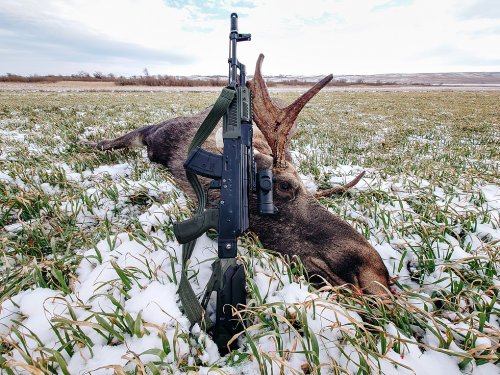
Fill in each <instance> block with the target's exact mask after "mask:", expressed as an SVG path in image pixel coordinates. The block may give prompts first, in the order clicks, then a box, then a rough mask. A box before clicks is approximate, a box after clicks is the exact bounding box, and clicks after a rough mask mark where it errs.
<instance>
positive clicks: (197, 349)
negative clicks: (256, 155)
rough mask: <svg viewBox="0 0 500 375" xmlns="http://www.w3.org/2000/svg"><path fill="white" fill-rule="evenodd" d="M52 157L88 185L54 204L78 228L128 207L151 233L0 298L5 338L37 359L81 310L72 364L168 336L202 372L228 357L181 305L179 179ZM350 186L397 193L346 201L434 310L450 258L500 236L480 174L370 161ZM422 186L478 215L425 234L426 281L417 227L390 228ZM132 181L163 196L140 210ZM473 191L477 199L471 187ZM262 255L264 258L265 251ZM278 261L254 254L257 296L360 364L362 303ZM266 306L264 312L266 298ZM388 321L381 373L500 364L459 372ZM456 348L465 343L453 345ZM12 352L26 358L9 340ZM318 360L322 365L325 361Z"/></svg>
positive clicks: (156, 344)
mask: <svg viewBox="0 0 500 375" xmlns="http://www.w3.org/2000/svg"><path fill="white" fill-rule="evenodd" d="M56 168H58V169H59V170H61V171H63V172H64V174H65V176H66V180H67V181H68V182H70V183H74V184H75V185H77V186H82V187H85V188H86V193H85V194H86V195H85V197H83V198H81V197H80V198H78V199H66V197H61V198H60V206H59V209H60V211H61V212H63V213H64V214H66V215H68V216H71V217H73V218H75V220H76V224H77V225H79V226H80V227H81V228H82V230H84V229H85V228H89V227H93V226H94V225H95V224H96V223H98V222H100V221H102V220H105V219H106V220H110V221H113V220H114V221H120V220H122V221H123V222H124V223H125V222H129V221H126V220H130V217H134V218H136V219H137V222H138V223H139V225H140V226H141V227H142V230H143V232H144V234H146V235H147V238H146V239H145V238H143V237H142V236H141V235H138V234H134V233H133V232H132V233H128V232H121V233H116V234H113V235H110V237H109V238H105V239H103V240H101V241H98V242H97V243H96V244H95V246H93V247H92V248H89V249H83V250H82V251H81V253H82V255H83V259H82V261H81V263H80V265H79V266H78V268H77V270H76V276H77V279H76V280H74V282H73V284H72V293H70V294H68V295H63V294H62V292H60V291H54V290H50V289H44V288H34V289H32V290H27V291H24V292H21V293H19V294H17V295H15V296H13V297H12V298H11V299H9V300H6V301H4V302H3V303H2V305H1V308H0V334H1V335H4V336H7V335H8V337H9V339H11V340H13V341H14V342H15V343H17V344H20V341H19V340H20V339H19V337H17V336H15V335H13V334H12V329H13V328H14V327H17V328H18V329H19V331H20V332H21V333H23V334H24V335H25V337H26V345H27V346H28V348H29V350H30V353H31V355H32V357H33V358H34V359H36V358H39V357H40V356H41V355H42V353H41V352H40V346H42V345H43V346H44V347H46V348H54V349H55V348H59V347H60V346H61V341H60V337H59V336H58V335H57V334H56V331H55V330H54V328H53V324H54V322H55V321H59V322H68V321H74V320H77V321H80V322H85V324H82V325H81V326H79V327H80V329H81V330H82V332H84V333H85V335H86V336H88V337H89V338H90V339H91V340H92V342H93V343H94V346H93V347H92V353H91V352H90V351H89V349H88V348H86V347H83V348H81V350H75V351H74V352H73V353H72V354H71V355H69V354H68V353H66V352H62V354H63V355H64V357H65V359H66V360H67V362H68V371H69V372H70V373H71V374H84V373H88V372H92V373H93V374H112V373H114V371H115V368H114V367H113V366H121V367H123V368H125V370H132V369H133V367H134V360H135V358H137V356H138V357H139V359H140V360H141V361H142V362H143V363H148V362H153V361H158V360H160V359H159V357H158V355H157V354H155V353H158V351H162V350H163V346H164V343H165V340H167V342H168V344H169V345H170V346H171V347H173V346H175V348H176V352H175V353H176V354H175V356H174V354H173V352H170V353H169V354H167V355H166V356H165V358H163V361H164V362H165V363H167V364H174V366H173V367H175V366H176V364H178V363H179V362H186V363H194V361H195V358H196V361H199V362H198V364H200V366H201V367H200V373H208V372H209V370H208V369H209V368H210V366H212V365H214V364H222V365H224V361H225V360H227V358H222V359H221V358H220V355H219V353H218V351H217V348H216V345H215V344H214V343H213V341H212V340H211V338H210V337H209V336H207V335H206V333H205V332H203V331H202V330H200V328H199V326H195V327H193V328H192V329H191V330H190V327H189V322H188V320H187V318H186V316H185V315H184V314H183V313H182V311H181V306H180V302H179V300H178V295H177V283H178V281H179V279H180V269H181V268H180V267H181V265H180V259H181V246H180V245H179V244H178V243H177V242H176V241H175V240H173V239H172V238H171V234H169V233H168V231H167V227H168V226H169V225H170V224H171V222H172V221H174V220H177V219H178V218H179V216H182V215H184V213H185V212H186V200H185V199H184V198H183V197H182V195H181V194H180V193H179V192H178V190H177V189H176V188H175V186H174V185H173V184H171V183H169V182H160V183H158V182H153V181H150V180H148V179H147V178H146V177H145V176H142V177H141V178H140V179H139V180H131V179H130V177H131V175H132V174H133V173H132V172H133V170H134V166H133V165H131V164H129V163H122V164H117V165H103V166H100V167H98V168H95V169H93V170H90V169H87V170H84V171H82V172H76V171H74V170H73V169H72V168H71V167H70V166H68V165H67V164H64V163H60V164H58V165H56V166H54V167H53V169H56ZM363 170H365V169H364V168H363V167H362V166H357V165H340V166H338V167H336V168H324V170H323V171H322V173H323V174H324V175H326V176H329V179H328V181H330V183H331V184H332V185H335V184H345V183H346V182H348V181H350V180H352V179H353V178H354V177H355V176H356V175H358V174H359V173H360V172H361V171H363ZM49 172H50V171H47V173H49ZM301 179H302V180H303V182H304V184H305V186H306V188H307V189H308V190H309V191H310V192H314V191H316V190H317V185H316V183H315V179H314V177H313V176H310V175H307V176H306V175H301ZM0 181H2V182H5V183H6V184H13V185H17V186H19V187H22V186H23V185H24V186H25V184H24V182H23V181H21V180H20V179H19V178H12V177H10V176H9V174H7V173H6V172H0ZM40 186H41V189H42V190H43V191H44V192H45V193H46V194H49V195H57V194H59V193H60V190H59V189H58V187H57V186H52V185H50V184H48V183H43V184H41V185H40ZM104 187H106V188H112V190H113V192H114V194H115V197H114V198H111V197H110V196H109V195H106V194H105V193H104V189H103V188H104ZM352 190H353V193H354V194H355V193H358V192H362V191H369V190H378V191H384V192H386V193H387V194H392V195H393V196H396V197H398V198H399V200H393V201H391V202H388V203H380V204H379V205H378V206H377V209H378V211H377V212H376V213H375V212H366V211H363V210H361V209H360V208H359V207H356V206H346V207H345V208H343V209H344V211H343V212H345V214H346V216H347V217H349V218H351V219H352V220H354V221H359V222H362V223H363V224H364V225H367V226H368V228H369V230H370V239H369V241H370V243H371V244H372V245H373V246H374V248H375V249H376V250H377V251H378V252H379V254H380V255H381V257H382V259H383V261H384V263H385V265H386V267H387V268H388V270H389V273H390V276H391V277H394V278H397V279H398V280H399V281H400V282H402V283H404V284H405V285H407V286H408V287H412V288H415V292H414V294H413V296H412V297H411V298H409V299H408V301H407V302H408V304H409V306H413V308H415V309H419V310H423V311H427V312H431V311H433V310H434V309H435V306H434V305H433V304H432V303H430V302H429V296H431V295H432V293H433V291H435V290H436V289H437V288H446V289H449V288H450V283H451V282H453V281H459V278H458V276H457V275H455V274H450V270H449V267H448V264H449V262H453V263H454V264H455V265H456V264H459V263H460V262H461V261H464V260H466V259H468V258H470V257H472V256H476V255H480V254H481V252H482V251H483V249H485V248H487V247H488V246H490V244H491V243H492V242H493V241H498V240H499V239H500V229H499V228H500V226H499V221H498V212H499V210H500V207H499V202H500V188H499V187H498V186H496V185H492V184H488V185H482V186H480V187H479V188H478V189H477V191H475V192H472V193H471V192H465V191H462V190H460V189H458V188H457V189H456V190H455V191H454V192H453V193H450V192H447V191H445V190H444V189H442V188H440V187H437V186H431V185H430V183H429V182H428V181H426V180H423V179H418V178H416V177H412V176H406V177H404V178H402V177H400V176H388V177H382V176H381V175H380V174H378V173H377V171H376V170H370V169H368V170H367V175H366V176H365V178H363V180H362V181H361V182H360V184H358V185H357V186H356V187H354V188H353V189H352ZM419 190H420V191H425V192H426V194H429V195H430V196H432V198H434V199H435V200H436V205H437V206H438V207H446V208H447V209H450V210H452V211H453V212H454V213H456V214H457V215H461V214H467V213H471V212H472V213H474V214H476V215H478V216H479V217H480V218H485V220H478V222H477V223H476V225H475V226H474V227H472V228H462V227H460V225H458V224H454V225H455V227H454V228H453V233H451V234H450V233H448V232H447V233H445V234H444V235H443V236H441V237H440V238H439V239H435V240H434V241H432V242H431V243H430V244H429V249H430V250H432V252H433V253H434V255H435V257H436V266H435V269H434V270H433V271H432V272H429V273H428V274H425V275H423V276H422V279H423V281H422V285H423V287H420V286H419V285H418V284H417V282H415V281H414V280H412V272H413V271H414V269H415V264H417V262H418V261H419V259H418V256H417V255H416V252H415V251H416V250H418V249H420V248H421V247H422V246H423V245H422V242H423V240H422V238H420V237H419V236H418V235H416V234H414V233H411V232H405V234H401V233H400V232H398V231H397V230H395V229H396V228H399V227H401V226H405V225H406V226H407V225H408V224H409V223H410V224H411V225H415V224H416V223H419V222H421V219H420V218H419V215H418V213H417V212H416V210H415V209H414V208H413V206H412V204H411V202H412V200H414V199H418V197H419V195H418V194H421V192H420V193H419ZM138 193H140V194H145V195H146V196H149V197H154V198H156V199H158V200H159V198H160V197H161V196H162V195H164V194H167V196H168V197H169V198H167V199H166V200H162V203H159V202H158V201H154V202H153V203H151V204H148V206H147V208H143V209H141V210H139V209H138V208H134V207H133V206H134V205H133V204H132V201H131V197H132V196H134V195H135V194H138ZM479 195H480V196H481V197H482V200H479V199H478V197H479ZM172 197H173V198H172ZM477 202H479V203H477ZM488 215H489V216H488ZM486 218H487V219H488V220H486ZM29 224H30V222H24V223H22V222H15V223H12V224H9V225H7V226H5V227H4V228H3V230H4V231H6V232H8V233H9V234H15V233H16V232H18V231H20V230H21V229H22V228H23V226H24V225H29ZM436 224H437V225H438V224H439V223H436ZM457 235H461V236H462V238H463V239H462V240H461V241H458V240H457V238H456V236H457ZM216 247H217V245H216V243H215V242H214V241H212V240H210V239H209V238H208V237H207V236H202V237H201V238H200V239H199V240H198V242H197V245H196V248H195V250H194V252H193V256H192V258H191V261H190V266H189V274H188V275H189V277H191V282H192V285H193V289H194V291H195V293H197V294H201V293H202V292H203V288H204V286H205V285H206V283H207V281H208V279H209V278H210V275H211V264H212V261H213V260H214V259H215V258H216ZM241 250H242V252H243V253H245V251H246V250H245V249H244V248H242V249H241ZM414 250H415V251H414ZM264 259H267V258H266V257H265V256H264ZM447 262H448V263H447ZM280 269H281V270H282V272H281V271H276V270H275V269H274V268H273V269H272V268H271V267H270V265H269V264H267V263H266V261H265V260H264V261H263V262H262V264H260V265H259V266H256V272H255V276H254V278H253V280H252V281H253V282H254V284H255V286H256V287H257V289H258V292H259V294H260V297H261V298H262V302H263V303H267V304H273V306H275V313H276V314H281V316H287V317H289V318H290V319H292V320H293V317H296V318H297V319H299V318H300V319H303V320H305V321H307V326H308V327H309V330H310V332H311V334H312V335H314V336H315V337H316V338H317V341H318V347H319V359H320V361H324V362H328V363H330V362H331V361H332V360H335V361H337V363H338V364H339V365H341V366H343V367H345V368H348V369H349V371H351V372H353V373H356V371H357V370H358V368H359V366H358V361H359V353H357V352H356V349H355V348H354V347H353V346H352V345H350V344H349V343H348V342H345V341H346V340H345V338H346V337H349V338H350V339H355V332H356V330H355V326H356V324H359V323H360V322H362V319H361V317H360V315H358V314H357V313H355V312H353V311H350V310H347V309H346V308H344V307H342V306H341V305H340V304H339V303H337V302H336V301H334V300H328V301H325V300H324V299H322V298H320V296H319V295H318V294H314V293H310V292H309V291H308V288H307V286H306V285H305V284H303V283H301V282H297V281H290V280H289V278H288V275H287V274H286V271H284V267H282V268H280ZM124 275H125V276H124ZM124 278H125V280H124ZM488 298H489V300H488ZM484 299H485V303H493V302H492V300H491V298H490V297H488V296H486V295H485V296H484ZM496 306H498V302H496ZM213 309H214V303H213V301H212V302H211V303H210V304H209V313H210V312H211V313H213ZM267 313H269V314H271V310H268V311H267ZM72 314H74V315H72ZM106 314H111V315H112V316H122V317H123V316H128V317H130V319H132V320H134V321H135V320H137V319H138V317H140V318H141V319H142V321H143V323H141V324H142V325H140V326H139V329H140V333H137V332H136V333H134V334H131V333H123V339H119V338H117V337H114V338H113V339H112V340H106V339H105V338H104V337H103V335H101V334H99V333H98V332H96V331H95V329H94V328H93V327H95V326H96V325H97V323H98V322H97V316H99V317H101V318H103V319H106V317H107V315H106ZM453 314H454V313H452V312H449V314H448V315H446V314H443V317H442V319H443V320H442V321H443V322H444V323H445V324H447V325H449V326H452V327H454V328H455V329H456V330H457V331H460V330H465V329H468V326H467V325H466V324H463V323H452V321H454V320H455V318H456V316H457V315H456V314H455V316H454V315H453ZM495 319H496V318H494V317H491V318H490V320H489V324H490V325H491V326H492V327H498V322H497V320H495ZM17 322H20V323H21V325H19V324H18V323H17ZM279 324H280V326H279V327H280V331H281V332H289V334H287V335H282V342H281V343H280V345H281V348H282V349H284V350H290V351H295V352H296V353H294V354H291V355H290V357H289V360H288V361H287V363H286V366H289V369H294V370H297V369H299V368H301V366H302V365H303V364H304V363H305V362H306V358H305V355H304V354H303V353H300V351H301V350H303V349H304V350H305V349H308V348H305V347H303V345H304V344H303V343H304V340H303V339H302V336H301V335H300V334H298V332H297V331H295V330H294V329H290V327H289V326H288V325H287V324H286V323H284V322H283V321H282V320H281V321H280V322H279ZM460 324H463V326H461V325H460ZM287 330H289V331H287ZM386 332H387V334H389V335H393V336H394V337H402V338H404V340H405V341H406V344H402V345H401V350H400V351H399V353H397V352H396V351H395V350H394V349H390V350H389V351H388V352H387V353H386V355H385V357H384V358H382V359H380V365H381V370H382V371H383V372H384V373H386V374H406V373H408V374H411V373H413V372H412V371H410V370H409V369H408V368H412V369H413V371H414V372H415V373H416V374H428V373H434V372H446V373H447V374H464V373H466V374H473V375H478V374H479V375H482V374H484V375H491V374H498V367H497V366H495V365H492V364H486V365H481V366H476V365H475V364H474V363H472V364H470V365H469V366H468V367H467V368H466V370H464V372H461V371H460V370H459V367H458V360H457V358H456V357H453V356H450V355H448V354H446V353H442V352H439V351H436V350H422V349H421V345H419V343H418V342H417V341H416V340H415V338H414V337H407V336H404V334H403V333H402V332H400V331H398V329H397V328H396V327H395V326H394V325H393V324H392V323H388V325H387V327H386ZM32 334H35V335H36V337H37V339H34V338H33V337H31V335H32ZM250 334H252V335H253V336H254V338H255V339H256V341H257V343H258V348H259V351H261V352H265V353H274V352H276V351H277V350H278V344H277V341H276V338H275V337H273V336H272V334H266V332H265V331H262V330H257V329H256V330H254V331H253V332H252V331H251V332H250ZM186 337H188V338H186ZM38 340H39V341H40V342H38ZM423 340H424V343H425V344H427V345H431V346H435V347H439V342H436V338H435V336H433V335H431V334H429V332H426V333H425V335H424V338H423ZM453 345H455V344H454V343H453ZM492 345H494V343H493V342H491V340H490V339H489V338H487V337H478V338H477V340H476V348H477V347H491V346H492ZM339 347H341V348H342V352H341V350H340V349H339ZM453 350H454V351H455V352H459V351H460V349H459V348H458V347H457V346H456V345H455V347H454V348H453ZM12 359H13V360H17V361H21V362H23V361H24V359H23V358H22V356H21V355H20V354H19V353H18V352H15V351H14V352H13V354H12ZM398 364H399V365H398ZM268 365H269V366H270V367H272V370H273V371H276V372H280V370H281V368H280V366H278V365H277V362H273V363H272V364H268ZM205 366H206V367H205ZM223 369H224V370H228V371H229V372H232V373H249V374H250V373H256V372H258V371H260V370H259V367H258V364H257V363H256V361H255V360H253V361H252V360H250V359H247V360H245V361H243V362H242V363H241V364H240V365H238V366H233V367H227V368H223ZM270 369H271V368H269V370H270ZM59 370H60V369H59ZM325 371H326V372H327V373H328V370H327V369H325Z"/></svg>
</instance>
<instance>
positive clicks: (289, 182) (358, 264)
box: [87, 56, 389, 294]
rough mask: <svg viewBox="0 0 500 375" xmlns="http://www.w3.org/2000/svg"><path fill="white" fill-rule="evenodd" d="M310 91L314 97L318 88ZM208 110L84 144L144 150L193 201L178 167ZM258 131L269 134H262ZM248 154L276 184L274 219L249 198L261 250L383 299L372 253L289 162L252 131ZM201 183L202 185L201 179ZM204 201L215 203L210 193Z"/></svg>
mask: <svg viewBox="0 0 500 375" xmlns="http://www.w3.org/2000/svg"><path fill="white" fill-rule="evenodd" d="M262 59H263V56H262V57H259V61H258V63H257V69H259V74H260V64H261V63H262ZM257 69H256V73H257ZM256 75H257V74H256ZM255 79H257V77H256V78H254V80H255ZM327 82H328V80H327V81H326V83H327ZM326 83H324V84H326ZM255 86H256V84H255V83H254V81H250V82H249V87H250V89H251V90H252V95H253V96H256V95H259V93H256V92H255ZM264 86H265V85H264ZM316 86H317V85H316ZM316 86H315V91H316V92H317V91H319V89H320V88H319V89H318V88H317V87H316ZM266 91H267V88H266ZM316 92H314V93H313V94H312V95H311V97H312V96H314V94H315V93H316ZM301 98H302V97H301ZM299 99H300V98H299ZM309 99H310V98H308V99H307V100H305V101H306V102H307V101H308V100H309ZM303 105H305V103H303V104H302V106H303ZM209 110H210V108H209V109H206V110H205V111H203V112H201V113H199V114H197V115H194V116H190V117H178V118H175V119H172V120H169V121H165V122H162V123H160V124H156V125H149V126H145V127H142V128H140V129H137V130H134V131H132V132H130V133H128V134H126V135H124V136H122V137H119V138H117V139H114V140H104V141H101V142H98V143H89V142H87V144H88V145H90V146H94V147H96V148H97V149H100V150H117V149H120V148H127V147H137V146H146V147H147V152H148V158H149V160H150V161H152V162H155V163H159V164H162V165H164V166H165V167H167V168H168V169H169V170H170V172H171V173H172V175H173V176H174V178H175V179H176V181H177V182H178V184H179V185H180V187H181V188H182V189H183V190H184V191H185V192H186V193H187V194H188V196H189V197H190V198H191V199H195V195H194V192H193V190H192V189H191V186H190V184H189V183H188V181H187V180H186V177H185V171H184V167H183V163H184V161H185V159H186V156H187V148H188V146H189V143H190V142H191V139H192V138H193V136H194V134H195V132H196V130H197V129H198V127H199V125H200V124H201V122H202V121H203V119H204V118H205V117H206V115H207V114H208V112H209ZM296 110H297V109H296V108H294V111H296ZM299 111H300V108H299ZM254 112H257V116H256V117H254V118H255V121H256V122H257V126H259V127H260V128H261V127H262V126H263V125H262V123H258V121H259V120H258V118H259V117H260V118H262V117H263V116H264V117H265V113H264V115H263V114H262V110H261V111H260V114H259V109H258V108H255V104H254ZM295 117H296V116H295ZM282 120H283V119H281V120H280V121H282ZM294 120H295V118H293V119H292V121H291V123H292V124H291V126H292V128H290V129H288V131H287V132H288V133H291V134H293V132H294V129H293V127H294V125H293V122H294ZM264 126H266V125H264ZM264 130H265V131H267V132H269V129H268V128H267V129H264ZM214 134H215V132H214ZM288 141H289V140H282V141H281V144H282V145H283V144H285V145H286V144H287V143H288ZM203 148H205V149H206V150H209V151H212V152H218V150H217V147H216V142H215V136H214V135H212V136H211V137H209V139H208V140H207V141H206V142H205V144H204V146H203ZM254 148H255V150H256V151H257V153H256V155H255V160H256V164H257V168H258V169H260V168H273V175H274V176H275V178H276V182H275V184H274V194H273V197H274V203H275V205H276V207H277V208H278V210H279V213H278V214H277V215H275V216H266V217H261V216H259V215H258V213H257V212H258V211H257V198H256V196H255V195H252V197H251V201H250V229H251V230H252V231H253V232H255V233H256V234H257V235H258V236H259V239H260V241H261V242H262V244H263V245H264V246H265V247H266V248H269V249H272V250H275V251H278V252H279V253H281V254H283V255H288V256H290V257H292V256H294V255H296V256H299V257H300V258H301V260H302V262H303V263H304V265H305V267H306V269H307V270H308V272H309V274H310V275H311V276H312V279H313V281H321V278H322V279H324V280H326V281H327V282H329V283H331V284H332V285H343V284H351V285H352V286H354V287H356V288H360V289H362V290H363V291H364V292H367V293H370V294H385V293H386V290H387V288H388V287H389V275H388V272H387V269H386V268H385V266H384V263H383V261H382V259H381V257H380V255H379V254H378V253H377V251H376V250H375V249H374V248H373V247H372V246H371V245H370V244H369V243H368V241H366V240H365V238H363V236H361V235H360V234H359V233H358V232H357V231H356V230H355V229H354V228H353V227H351V226H350V225H349V224H347V223H346V222H344V221H342V220H341V219H340V218H338V217H337V216H335V215H334V214H332V213H331V212H329V211H328V210H327V209H326V208H324V207H323V206H322V205H321V204H320V203H319V202H318V200H317V199H316V198H315V197H314V196H313V195H312V194H311V193H309V192H308V191H307V190H306V188H305V187H304V184H303V183H302V181H301V179H300V177H299V175H298V173H297V171H296V169H295V168H294V167H293V165H292V164H291V160H290V158H289V157H286V160H284V159H283V158H281V160H279V163H276V152H275V150H272V148H271V147H270V146H269V141H268V140H267V139H266V137H264V135H263V132H261V131H260V130H259V129H258V128H257V127H256V126H255V125H254ZM280 152H283V150H280ZM285 155H288V150H285ZM202 180H204V182H205V183H208V181H207V180H206V179H202ZM210 199H211V200H212V201H213V202H214V201H215V202H216V201H217V196H215V195H214V193H213V190H211V196H210Z"/></svg>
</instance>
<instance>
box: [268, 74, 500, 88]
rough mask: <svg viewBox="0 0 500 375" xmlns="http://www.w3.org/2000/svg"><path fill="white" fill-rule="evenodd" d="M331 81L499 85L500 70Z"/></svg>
mask: <svg viewBox="0 0 500 375" xmlns="http://www.w3.org/2000/svg"><path fill="white" fill-rule="evenodd" d="M320 78H322V76H277V77H276V76H274V77H266V79H267V80H269V81H271V82H280V81H287V80H298V81H308V82H313V81H317V80H319V79H320ZM333 81H334V82H338V83H342V82H345V83H346V84H356V83H358V84H361V83H367V84H397V85H500V72H463V73H392V74H373V75H334V76H333Z"/></svg>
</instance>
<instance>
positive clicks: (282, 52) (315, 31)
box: [0, 0, 500, 75]
mask: <svg viewBox="0 0 500 375" xmlns="http://www.w3.org/2000/svg"><path fill="white" fill-rule="evenodd" d="M233 11H235V12H237V13H238V15H239V29H240V32H243V33H251V34H252V41H251V42H243V43H239V44H238V57H239V59H240V61H242V62H243V63H245V64H246V65H247V66H248V70H249V71H250V72H252V71H253V67H254V64H255V61H256V59H257V56H258V54H259V53H260V52H262V53H264V54H265V55H266V60H265V62H264V67H263V71H264V74H266V75H268V74H293V75H316V74H327V73H333V74H375V73H410V72H460V71H500V0H373V1H368V0H338V1H334V0H298V1H295V0H288V1H282V0H269V1H265V0H239V1H233V0H206V1H203V0H187V1H180V0H0V74H5V73H15V74H24V75H28V74H71V73H77V72H79V71H86V72H89V73H93V72H95V71H101V72H104V73H114V74H118V75H122V74H123V75H140V74H142V73H143V70H144V68H147V69H148V71H149V73H150V74H172V75H194V74H205V75H208V74H226V72H227V54H228V35H229V15H230V13H231V12H233Z"/></svg>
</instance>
